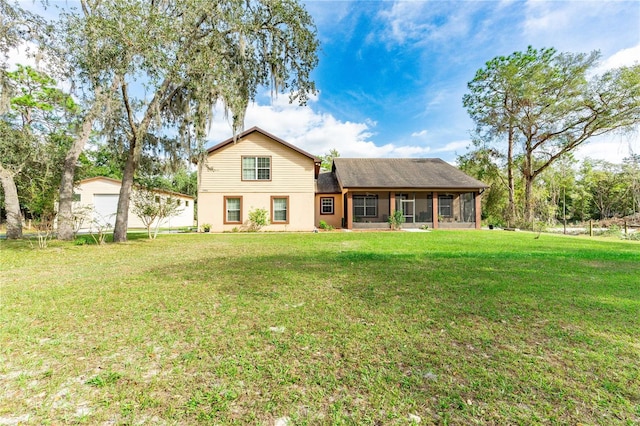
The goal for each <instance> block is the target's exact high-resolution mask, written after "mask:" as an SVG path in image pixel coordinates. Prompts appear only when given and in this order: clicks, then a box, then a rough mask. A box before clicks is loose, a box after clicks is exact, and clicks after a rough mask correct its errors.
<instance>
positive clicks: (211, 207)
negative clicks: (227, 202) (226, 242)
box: [198, 132, 315, 232]
mask: <svg viewBox="0 0 640 426" xmlns="http://www.w3.org/2000/svg"><path fill="white" fill-rule="evenodd" d="M242 157H270V158H271V176H270V177H271V179H270V180H265V181H254V180H242ZM314 191H315V180H314V160H313V159H312V158H309V157H307V156H305V155H303V154H301V153H299V152H297V151H295V150H293V149H291V148H289V147H287V146H285V145H283V144H281V143H280V142H278V141H275V140H273V139H271V138H269V137H268V136H266V135H263V134H262V133H260V132H253V133H250V134H248V135H246V136H245V137H243V138H242V139H240V140H239V141H238V142H236V143H232V144H229V145H226V146H224V147H222V148H220V149H217V150H215V151H213V152H211V153H210V154H209V156H208V157H207V159H206V160H205V162H204V164H202V165H201V167H200V170H199V185H198V224H199V226H200V227H202V225H203V224H210V225H211V230H212V231H215V232H222V231H230V230H233V229H234V228H237V229H240V230H241V229H243V228H248V225H249V223H248V219H249V212H250V211H251V210H253V209H256V208H264V209H266V210H267V211H268V212H269V217H271V211H272V206H271V197H276V198H277V197H289V206H288V207H289V212H288V214H289V218H288V219H289V223H287V224H270V225H269V226H267V227H265V228H263V229H264V230H267V231H311V230H313V227H314V211H313V206H314ZM240 195H241V196H242V197H243V199H242V212H241V217H242V219H243V223H242V224H241V225H238V224H224V214H225V207H224V197H225V196H240Z"/></svg>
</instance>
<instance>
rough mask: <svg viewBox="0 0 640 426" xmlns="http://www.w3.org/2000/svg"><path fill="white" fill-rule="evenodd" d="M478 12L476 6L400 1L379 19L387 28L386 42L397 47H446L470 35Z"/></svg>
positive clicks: (379, 14) (384, 36)
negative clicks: (408, 45) (433, 43)
mask: <svg viewBox="0 0 640 426" xmlns="http://www.w3.org/2000/svg"><path fill="white" fill-rule="evenodd" d="M476 8H477V6H476V5H474V4H473V2H465V4H464V6H463V7H450V4H448V3H445V2H442V3H441V2H422V1H420V2H411V1H396V2H394V3H393V4H392V5H391V7H390V8H387V9H385V10H382V11H380V12H379V13H378V18H380V19H381V20H382V21H383V22H385V23H386V25H387V28H386V30H385V32H384V33H383V38H384V39H387V40H390V41H393V42H395V43H397V44H400V45H403V44H405V43H408V42H411V43H413V42H415V43H417V44H425V43H427V42H432V41H434V40H435V41H438V42H441V43H444V42H447V41H450V40H452V39H457V38H460V37H463V36H466V35H468V33H469V31H470V28H471V16H472V15H473V13H474V12H475V10H476Z"/></svg>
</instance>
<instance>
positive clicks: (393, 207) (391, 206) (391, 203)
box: [389, 192, 396, 217]
mask: <svg viewBox="0 0 640 426" xmlns="http://www.w3.org/2000/svg"><path fill="white" fill-rule="evenodd" d="M395 211H396V193H395V192H389V217H391V215H393V212H395Z"/></svg>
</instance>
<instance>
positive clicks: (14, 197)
mask: <svg viewBox="0 0 640 426" xmlns="http://www.w3.org/2000/svg"><path fill="white" fill-rule="evenodd" d="M0 180H1V181H2V189H3V191H4V207H5V210H6V212H7V239H10V240H17V239H20V238H22V215H21V214H20V200H19V199H18V188H17V187H16V182H15V180H14V179H13V174H12V173H10V172H9V171H8V170H6V169H4V168H3V167H2V166H0Z"/></svg>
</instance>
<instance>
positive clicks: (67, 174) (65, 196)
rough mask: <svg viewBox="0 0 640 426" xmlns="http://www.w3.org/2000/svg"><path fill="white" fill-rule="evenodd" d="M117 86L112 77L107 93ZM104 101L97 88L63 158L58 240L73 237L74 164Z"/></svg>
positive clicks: (67, 239) (115, 80)
mask: <svg viewBox="0 0 640 426" xmlns="http://www.w3.org/2000/svg"><path fill="white" fill-rule="evenodd" d="M117 88H118V85H117V79H114V80H113V82H112V83H111V88H110V91H109V93H107V95H109V94H111V93H112V92H113V91H114V90H115V89H117ZM104 103H105V99H104V96H103V93H102V91H101V90H100V89H99V88H97V89H96V99H95V100H94V102H93V105H92V106H91V109H90V110H89V111H88V112H87V115H85V117H84V119H83V121H82V127H81V129H80V133H79V134H78V135H77V137H76V139H75V140H74V141H73V144H72V145H71V147H70V148H69V151H67V155H66V157H65V159H64V170H63V172H62V179H61V181H60V195H59V198H60V199H59V200H58V239H60V240H65V241H70V240H73V239H74V237H75V229H74V224H73V184H74V180H75V174H76V165H77V164H78V158H79V157H80V154H81V153H82V151H83V150H84V146H85V145H86V143H87V141H88V140H89V136H90V135H91V130H92V129H93V122H94V121H95V119H96V118H97V117H98V113H99V112H100V110H101V109H102V106H103V105H104Z"/></svg>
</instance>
